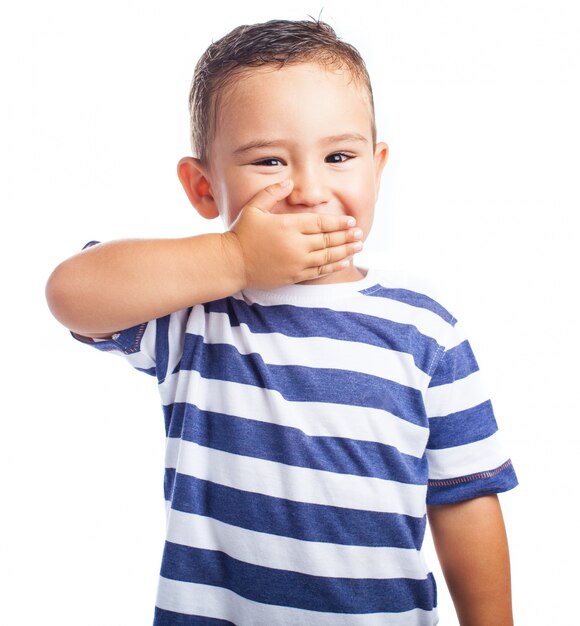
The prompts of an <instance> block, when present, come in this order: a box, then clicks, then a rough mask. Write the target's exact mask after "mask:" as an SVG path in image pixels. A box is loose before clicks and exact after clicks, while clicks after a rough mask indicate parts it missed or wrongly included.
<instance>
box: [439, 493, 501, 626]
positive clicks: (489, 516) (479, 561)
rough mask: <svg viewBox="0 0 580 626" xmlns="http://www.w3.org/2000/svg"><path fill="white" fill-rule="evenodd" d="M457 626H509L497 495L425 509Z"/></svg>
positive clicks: (499, 509)
mask: <svg viewBox="0 0 580 626" xmlns="http://www.w3.org/2000/svg"><path fill="white" fill-rule="evenodd" d="M428 516H429V524H430V527H431V532H432V534H433V540H434V543H435V548H436V550H437V554H438V557H439V561H440V563H441V568H442V570H443V574H444V576H445V580H446V582H447V586H448V588H449V592H450V594H451V597H452V599H453V603H454V605H455V609H456V611H457V616H458V618H459V622H460V624H461V626H512V624H513V618H512V605H511V580H510V564H509V553H508V544H507V537H506V532H505V526H504V523H503V517H502V514H501V508H500V506H499V501H498V499H497V496H485V497H482V498H476V499H474V500H468V501H466V502H459V503H457V504H449V505H442V506H432V507H429V510H428Z"/></svg>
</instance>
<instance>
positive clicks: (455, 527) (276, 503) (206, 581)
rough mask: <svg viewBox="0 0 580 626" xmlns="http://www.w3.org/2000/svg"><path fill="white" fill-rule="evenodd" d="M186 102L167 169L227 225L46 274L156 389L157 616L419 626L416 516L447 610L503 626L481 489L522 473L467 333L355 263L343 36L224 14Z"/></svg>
mask: <svg viewBox="0 0 580 626" xmlns="http://www.w3.org/2000/svg"><path fill="white" fill-rule="evenodd" d="M190 107H191V120H192V133H193V149H194V154H195V157H186V158H184V159H182V160H181V161H180V162H179V165H178V175H179V179H180V181H181V183H182V185H183V187H184V189H185V192H186V194H187V196H188V198H189V199H190V201H191V203H192V204H193V205H194V207H195V208H196V209H197V211H198V212H199V213H200V214H201V215H202V216H204V217H206V218H213V217H217V216H218V215H219V216H221V218H222V219H223V221H224V223H225V225H226V228H227V230H226V232H224V233H222V234H211V235H201V236H197V237H187V238H184V239H179V240H140V241H133V240H128V241H120V242H112V243H109V244H99V245H95V246H93V247H91V248H89V249H87V250H86V251H84V252H82V253H81V254H79V255H77V256H75V257H73V258H71V259H69V260H68V261H65V262H64V263H63V264H61V265H60V266H59V267H58V268H57V269H56V270H55V271H54V272H53V274H52V276H51V278H50V279H49V283H48V287H47V297H48V301H49V304H50V306H51V309H52V311H53V313H54V315H55V316H56V317H57V318H58V319H59V320H60V321H61V322H62V323H63V324H65V325H66V326H67V327H68V328H70V329H71V330H72V331H73V333H74V334H75V336H76V337H77V338H79V339H80V340H81V341H85V342H87V343H91V344H92V345H94V346H95V347H97V348H99V349H101V350H105V351H113V352H117V353H121V354H123V355H125V356H126V358H127V359H128V360H129V361H130V363H131V364H132V365H133V366H134V367H136V368H138V369H141V370H144V371H146V372H148V373H149V374H152V375H155V376H156V377H157V379H158V382H159V389H160V393H161V398H162V403H163V410H164V414H165V420H166V430H167V458H166V470H165V471H166V474H165V496H166V501H167V506H168V516H167V541H166V544H165V550H164V554H163V560H162V565H161V578H160V584H159V593H158V599H157V606H156V609H155V626H166V625H172V626H180V625H187V626H190V625H192V626H193V625H196V626H197V625H201V624H203V625H209V624H215V625H216V626H217V625H218V624H219V625H222V624H224V625H225V624H238V625H240V626H241V625H250V624H256V625H257V624H260V625H278V624H284V625H290V624H291V625H325V626H326V625H333V626H335V625H347V624H348V625H350V624H354V625H361V626H363V625H364V626H366V625H369V626H370V625H373V626H374V625H378V624H389V625H398V626H399V625H405V626H407V625H427V624H429V625H431V624H436V623H437V613H436V590H435V583H434V580H433V577H432V574H431V573H430V572H429V569H428V567H427V566H426V564H425V563H424V560H423V556H422V553H421V546H422V542H423V536H424V532H425V524H426V518H427V514H428V517H429V522H430V524H431V527H432V532H433V535H434V539H435V544H436V548H437V551H438V555H439V558H440V560H441V564H442V568H443V571H444V573H445V576H446V579H447V582H448V585H449V588H450V590H451V594H452V596H453V600H454V603H455V605H456V608H457V613H458V616H459V619H460V622H461V623H462V624H464V625H467V624H469V625H470V626H491V625H492V624H493V625H494V626H504V625H508V624H511V623H512V618H511V599H510V580H509V559H508V552H507V542H506V537H505V531H504V527H503V522H502V517H501V511H500V507H499V504H498V500H497V496H496V494H497V493H499V492H502V491H505V490H507V489H510V488H512V487H514V486H515V485H516V482H517V481H516V478H515V474H514V471H513V469H512V466H511V463H510V461H509V459H508V458H507V457H506V456H504V454H503V453H502V451H501V449H500V447H499V444H498V441H497V433H496V431H497V426H496V423H495V418H494V415H493V412H492V409H491V405H490V403H489V401H488V399H487V397H486V396H485V395H484V393H483V392H482V390H481V388H480V385H479V376H478V368H477V364H476V363H475V360H474V358H473V354H472V352H471V350H470V347H469V344H468V343H467V341H466V340H465V339H464V338H463V337H462V336H461V334H460V331H459V329H458V326H457V324H456V321H455V319H454V318H453V317H452V316H451V315H450V314H449V313H448V312H447V311H446V310H445V309H443V308H442V307H441V306H440V305H439V304H437V303H436V302H434V301H433V300H431V299H430V298H428V297H426V296H423V295H420V294H417V293H414V292H411V291H409V290H406V289H402V288H398V286H397V285H388V284H386V283H385V282H384V281H383V282H381V281H380V279H378V278H377V277H375V276H374V275H373V273H372V272H371V271H366V270H363V269H361V268H359V267H357V266H356V265H355V264H354V262H353V259H352V256H353V255H354V254H355V253H356V252H358V251H359V250H360V249H361V247H362V241H364V239H365V238H366V236H367V235H368V233H369V230H370V227H371V223H372V218H373V211H374V205H375V202H376V198H377V194H378V190H379V182H380V177H381V173H382V170H383V167H384V165H385V163H386V160H387V146H386V145H385V144H384V143H377V142H376V136H375V126H374V111H373V100H372V91H371V86H370V81H369V78H368V75H367V72H366V69H365V66H364V62H363V61H362V59H361V58H360V56H359V54H358V52H357V51H356V50H355V49H354V48H352V46H350V45H348V44H346V43H344V42H341V41H340V40H338V39H337V38H336V35H335V33H334V31H333V30H332V29H331V28H330V27H329V26H327V25H326V24H323V23H320V22H285V21H273V22H268V23H266V24H257V25H253V26H242V27H239V28H237V29H235V30H234V31H232V32H231V33H229V34H228V35H226V36H225V37H224V38H222V39H221V40H219V41H217V42H215V43H214V44H212V45H211V46H210V47H209V48H208V50H207V51H206V53H205V54H204V55H203V56H202V58H201V59H200V61H199V62H198V65H197V67H196V71H195V75H194V80H193V84H192V90H191V96H190ZM427 505H429V506H428V507H427Z"/></svg>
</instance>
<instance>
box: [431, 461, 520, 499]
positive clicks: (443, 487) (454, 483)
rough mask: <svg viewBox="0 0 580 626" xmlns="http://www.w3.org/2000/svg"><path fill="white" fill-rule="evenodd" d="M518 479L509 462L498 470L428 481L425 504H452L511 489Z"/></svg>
mask: <svg viewBox="0 0 580 626" xmlns="http://www.w3.org/2000/svg"><path fill="white" fill-rule="evenodd" d="M517 484H518V479H517V477H516V473H515V471H514V468H513V466H512V465H511V462H510V463H508V464H506V466H505V468H503V469H501V471H499V472H497V473H496V472H494V471H491V472H482V473H481V474H473V475H471V476H462V477H460V478H455V479H450V480H435V481H430V482H429V487H428V489H427V504H428V505H439V504H452V503H454V502H462V501H464V500H472V499H473V498H480V497H482V496H489V495H492V494H495V493H503V492H504V491H508V490H509V489H513V488H514V487H516V486H517Z"/></svg>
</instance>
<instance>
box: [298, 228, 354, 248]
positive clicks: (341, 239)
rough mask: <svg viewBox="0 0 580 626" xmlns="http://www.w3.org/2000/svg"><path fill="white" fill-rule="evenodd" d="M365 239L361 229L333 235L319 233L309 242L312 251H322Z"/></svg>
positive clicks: (336, 232) (342, 231) (340, 231)
mask: <svg viewBox="0 0 580 626" xmlns="http://www.w3.org/2000/svg"><path fill="white" fill-rule="evenodd" d="M362 237H363V231H362V230H361V229H360V228H351V229H349V230H336V231H333V232H331V233H319V234H317V235H310V236H309V237H308V242H309V244H310V246H311V247H310V250H311V251H313V252H314V251H315V250H322V249H324V248H333V247H335V246H341V245H344V244H345V243H352V242H355V241H360V240H361V239H362Z"/></svg>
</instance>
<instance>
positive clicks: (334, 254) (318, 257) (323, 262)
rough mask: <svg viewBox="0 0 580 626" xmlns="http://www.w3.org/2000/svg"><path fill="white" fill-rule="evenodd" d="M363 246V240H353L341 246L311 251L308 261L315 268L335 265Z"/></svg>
mask: <svg viewBox="0 0 580 626" xmlns="http://www.w3.org/2000/svg"><path fill="white" fill-rule="evenodd" d="M362 247H363V244H362V241H353V242H352V243H346V244H343V245H341V246H334V247H332V248H324V249H322V250H317V251H316V252H311V253H310V255H309V256H308V263H309V266H310V267H314V268H317V267H318V268H319V267H324V266H327V265H333V264H334V263H339V262H340V261H344V260H345V259H347V258H348V257H350V256H352V255H353V254H356V253H357V252H360V251H361V250H362Z"/></svg>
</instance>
